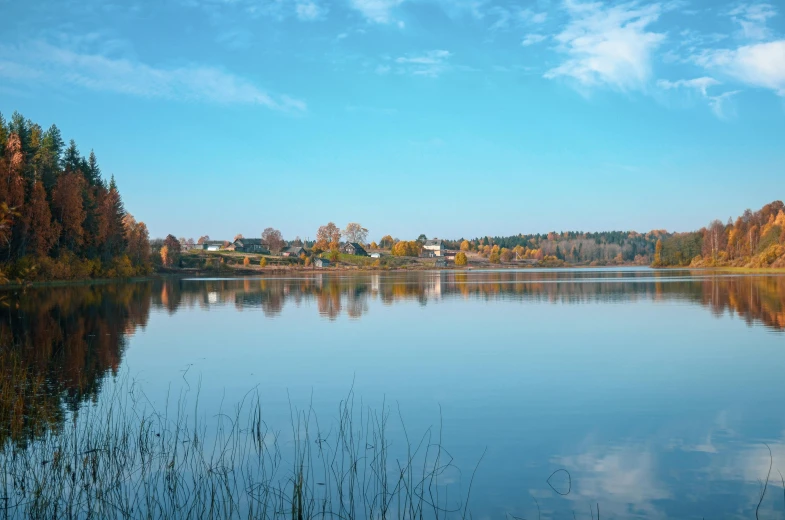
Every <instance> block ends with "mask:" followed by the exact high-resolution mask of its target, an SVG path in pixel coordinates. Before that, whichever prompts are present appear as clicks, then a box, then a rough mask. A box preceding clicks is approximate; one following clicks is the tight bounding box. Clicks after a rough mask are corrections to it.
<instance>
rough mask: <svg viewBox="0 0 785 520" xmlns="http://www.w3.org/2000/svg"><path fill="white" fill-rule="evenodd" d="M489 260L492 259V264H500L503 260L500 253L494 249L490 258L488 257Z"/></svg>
mask: <svg viewBox="0 0 785 520" xmlns="http://www.w3.org/2000/svg"><path fill="white" fill-rule="evenodd" d="M488 261H490V262H491V263H492V264H498V263H500V262H501V259H500V258H499V253H497V252H495V251H494V252H493V253H491V256H490V258H489V259H488Z"/></svg>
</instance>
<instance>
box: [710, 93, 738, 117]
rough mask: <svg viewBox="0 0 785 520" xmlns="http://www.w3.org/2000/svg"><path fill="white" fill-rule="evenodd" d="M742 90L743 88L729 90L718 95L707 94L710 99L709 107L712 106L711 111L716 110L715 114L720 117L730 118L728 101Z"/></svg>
mask: <svg viewBox="0 0 785 520" xmlns="http://www.w3.org/2000/svg"><path fill="white" fill-rule="evenodd" d="M739 92H741V90H731V91H729V92H723V93H722V94H720V95H718V96H707V99H708V100H709V107H711V111H712V112H714V115H716V116H717V117H719V118H720V119H726V118H728V116H729V115H731V114H729V113H728V110H729V109H728V101H729V100H730V99H731V98H732V97H733V96H735V95H736V94H738V93H739Z"/></svg>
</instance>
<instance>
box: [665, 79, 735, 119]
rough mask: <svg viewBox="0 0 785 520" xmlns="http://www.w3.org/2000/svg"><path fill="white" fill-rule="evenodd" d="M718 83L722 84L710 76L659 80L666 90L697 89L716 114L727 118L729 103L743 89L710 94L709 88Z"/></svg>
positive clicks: (721, 117)
mask: <svg viewBox="0 0 785 520" xmlns="http://www.w3.org/2000/svg"><path fill="white" fill-rule="evenodd" d="M717 85H721V83H720V82H719V81H717V80H716V79H714V78H710V77H708V76H703V77H700V78H694V79H680V80H677V81H669V80H667V79H661V80H659V81H657V86H658V87H660V88H662V89H664V90H676V89H687V90H693V91H696V92H697V93H698V94H700V96H701V97H702V98H704V99H705V100H706V101H707V102H708V105H709V108H711V111H712V112H714V115H716V116H717V117H719V118H720V119H727V118H728V116H729V115H730V113H729V109H728V107H729V105H728V103H729V101H730V99H731V98H732V97H733V96H735V95H736V94H738V93H739V92H741V91H739V90H733V91H728V92H723V93H722V94H717V95H710V94H709V88H711V87H715V86H717Z"/></svg>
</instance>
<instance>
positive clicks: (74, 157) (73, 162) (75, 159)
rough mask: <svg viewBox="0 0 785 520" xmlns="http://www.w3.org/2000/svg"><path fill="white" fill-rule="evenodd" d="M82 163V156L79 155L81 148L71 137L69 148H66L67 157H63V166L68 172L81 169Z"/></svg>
mask: <svg viewBox="0 0 785 520" xmlns="http://www.w3.org/2000/svg"><path fill="white" fill-rule="evenodd" d="M81 164H82V157H81V156H80V155H79V149H78V148H77V147H76V142H75V141H74V140H73V139H71V142H70V143H69V144H68V148H66V150H65V157H63V167H64V168H65V171H66V172H75V171H77V170H79V167H80V166H81Z"/></svg>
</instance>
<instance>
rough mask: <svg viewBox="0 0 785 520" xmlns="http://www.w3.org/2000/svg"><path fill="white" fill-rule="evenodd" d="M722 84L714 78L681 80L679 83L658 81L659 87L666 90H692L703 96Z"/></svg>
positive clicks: (665, 80) (664, 80)
mask: <svg viewBox="0 0 785 520" xmlns="http://www.w3.org/2000/svg"><path fill="white" fill-rule="evenodd" d="M719 84H720V82H719V81H717V80H716V79H714V78H710V77H708V76H704V77H702V78H695V79H680V80H678V81H668V80H667V79H661V80H659V81H657V86H658V87H660V88H663V89H666V90H671V89H677V88H692V89H695V90H697V91H699V92H700V93H701V94H702V95H703V96H706V95H707V94H706V90H707V89H708V88H709V87H713V86H715V85H719Z"/></svg>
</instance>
